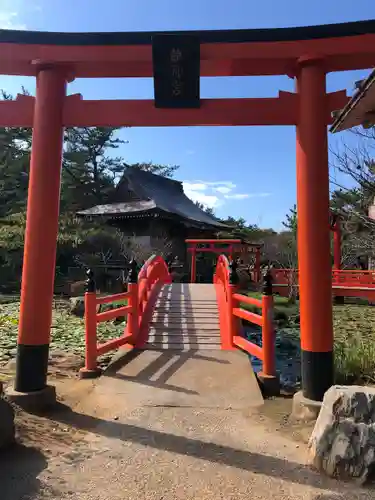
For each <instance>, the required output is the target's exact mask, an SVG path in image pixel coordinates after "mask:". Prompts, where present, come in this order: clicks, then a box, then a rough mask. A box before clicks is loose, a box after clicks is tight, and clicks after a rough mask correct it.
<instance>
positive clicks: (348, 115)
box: [329, 69, 375, 133]
mask: <svg viewBox="0 0 375 500" xmlns="http://www.w3.org/2000/svg"><path fill="white" fill-rule="evenodd" d="M334 118H335V120H334V122H333V124H332V126H331V127H330V129H329V130H330V132H332V133H336V132H342V131H344V130H348V129H351V128H353V127H357V126H359V125H362V126H363V127H364V128H369V127H371V126H372V125H373V124H374V123H375V69H374V70H373V71H372V72H371V73H370V75H369V76H368V77H367V78H366V80H364V81H363V82H361V85H360V88H359V89H358V90H357V92H356V93H355V94H354V95H353V97H352V98H351V99H350V100H349V102H348V103H347V105H346V106H345V107H344V108H343V109H341V110H339V111H336V112H335V113H334Z"/></svg>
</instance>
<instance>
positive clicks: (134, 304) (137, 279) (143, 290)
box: [81, 256, 171, 377]
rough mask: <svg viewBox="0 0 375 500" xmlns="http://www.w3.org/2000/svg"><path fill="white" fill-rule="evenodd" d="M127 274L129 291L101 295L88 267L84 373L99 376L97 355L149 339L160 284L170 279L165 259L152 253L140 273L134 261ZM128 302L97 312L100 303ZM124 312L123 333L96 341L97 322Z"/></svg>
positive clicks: (141, 345) (131, 346)
mask: <svg viewBox="0 0 375 500" xmlns="http://www.w3.org/2000/svg"><path fill="white" fill-rule="evenodd" d="M130 264H131V267H130V271H129V276H128V280H127V282H128V285H127V291H126V292H124V293H118V294H115V295H108V296H105V297H99V296H98V295H97V293H96V285H95V280H94V276H93V273H92V271H88V273H87V274H88V280H87V282H86V288H87V291H86V293H85V366H84V368H83V369H82V370H81V376H82V377H90V376H96V375H97V374H98V373H99V372H100V370H99V369H98V361H97V360H98V357H99V356H101V355H103V354H106V353H107V352H110V351H112V350H114V349H118V348H119V347H130V348H133V347H137V348H142V347H143V345H144V343H145V342H146V341H147V337H148V329H149V322H150V321H151V318H152V314H153V310H154V307H155V303H156V299H157V296H158V294H159V291H160V289H161V287H162V286H163V285H164V284H166V283H170V282H171V277H170V274H169V271H168V268H167V265H166V263H165V262H164V260H163V259H162V257H158V256H152V257H150V258H149V259H148V261H147V262H146V263H145V264H144V265H143V266H142V268H141V270H140V272H139V274H138V275H137V263H136V262H135V261H132V262H131V263H130ZM116 302H125V303H126V305H120V306H119V307H116V308H114V309H111V310H109V311H105V312H100V313H99V312H98V308H99V306H100V305H101V304H110V303H116ZM121 316H125V317H126V320H127V321H126V327H125V329H124V334H123V335H122V336H121V337H119V338H116V339H113V340H109V341H107V342H105V343H103V344H98V341H97V324H98V323H101V322H103V321H111V320H114V319H115V318H118V317H121Z"/></svg>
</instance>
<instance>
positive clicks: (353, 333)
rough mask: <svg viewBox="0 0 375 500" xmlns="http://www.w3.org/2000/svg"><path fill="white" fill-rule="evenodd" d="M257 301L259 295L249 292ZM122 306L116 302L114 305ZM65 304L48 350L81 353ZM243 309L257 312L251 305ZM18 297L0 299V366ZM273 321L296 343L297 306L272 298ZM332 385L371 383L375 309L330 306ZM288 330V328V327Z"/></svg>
mask: <svg viewBox="0 0 375 500" xmlns="http://www.w3.org/2000/svg"><path fill="white" fill-rule="evenodd" d="M251 296H252V297H255V298H260V297H261V295H260V294H256V293H251ZM122 305H125V302H124V301H118V303H116V306H117V307H119V306H122ZM66 306H67V303H66V302H65V303H64V302H61V301H60V302H56V303H55V307H54V310H53V321H52V328H51V349H61V350H64V351H69V352H72V353H74V354H79V355H82V356H83V354H84V348H85V344H84V331H85V330H84V320H83V319H81V318H78V317H76V316H73V315H71V314H70V313H69V311H68V309H67V307H66ZM243 307H246V308H247V309H250V310H252V311H253V312H259V310H258V309H257V308H254V307H253V306H247V305H245V304H243ZM18 314H19V302H18V297H11V296H8V297H5V296H0V364H4V363H6V362H7V361H8V360H9V359H11V358H12V357H14V354H15V348H16V343H17V332H18ZM275 319H276V321H277V324H278V327H279V328H280V331H282V330H283V329H284V328H285V336H286V337H288V338H290V339H292V340H297V341H299V328H298V327H299V325H298V322H299V306H298V303H296V304H289V303H288V300H287V299H286V298H284V297H278V296H276V297H275ZM333 324H334V336H335V343H334V350H335V365H336V382H337V383H340V384H345V383H375V307H372V306H368V305H364V304H355V303H352V304H345V305H334V306H333ZM290 326H291V328H288V327H290ZM123 330H124V323H120V324H117V325H115V324H114V323H113V322H105V323H100V324H99V325H98V340H99V341H105V340H109V339H112V338H116V337H118V336H120V335H121V334H122V332H123Z"/></svg>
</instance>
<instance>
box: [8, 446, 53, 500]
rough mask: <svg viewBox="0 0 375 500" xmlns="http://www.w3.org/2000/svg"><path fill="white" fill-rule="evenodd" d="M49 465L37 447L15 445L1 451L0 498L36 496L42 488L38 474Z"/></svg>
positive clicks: (14, 498) (18, 499) (15, 498)
mask: <svg viewBox="0 0 375 500" xmlns="http://www.w3.org/2000/svg"><path fill="white" fill-rule="evenodd" d="M46 467H47V460H46V458H45V456H44V455H43V454H42V453H41V452H40V451H38V450H36V449H35V448H29V447H26V446H22V445H14V446H12V447H11V448H9V449H7V450H3V451H1V452H0V491H1V493H0V498H1V500H21V499H24V498H30V499H31V498H34V495H37V494H38V493H39V492H40V490H41V489H42V486H44V485H42V483H41V482H40V481H39V479H38V475H39V474H40V473H41V472H42V471H43V470H44V469H45V468H46Z"/></svg>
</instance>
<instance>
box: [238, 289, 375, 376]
mask: <svg viewBox="0 0 375 500" xmlns="http://www.w3.org/2000/svg"><path fill="white" fill-rule="evenodd" d="M248 295H249V296H251V297H254V298H261V294H259V293H254V292H248ZM348 302H349V301H348ZM242 307H244V308H246V309H248V310H251V311H252V312H259V309H257V308H254V306H248V305H245V304H242ZM274 308H275V315H274V317H275V320H276V324H277V326H278V327H279V328H281V329H282V328H286V330H287V333H286V335H287V336H288V337H289V338H290V337H293V338H294V340H297V341H299V304H298V302H297V303H295V304H290V303H289V302H288V299H287V298H285V297H278V296H275V298H274ZM288 327H291V328H288ZM333 328H334V354H335V379H336V383H338V384H356V383H358V384H363V383H371V384H372V383H375V306H369V305H368V304H367V303H364V302H363V301H357V302H355V301H352V302H351V303H346V304H344V305H333Z"/></svg>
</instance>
